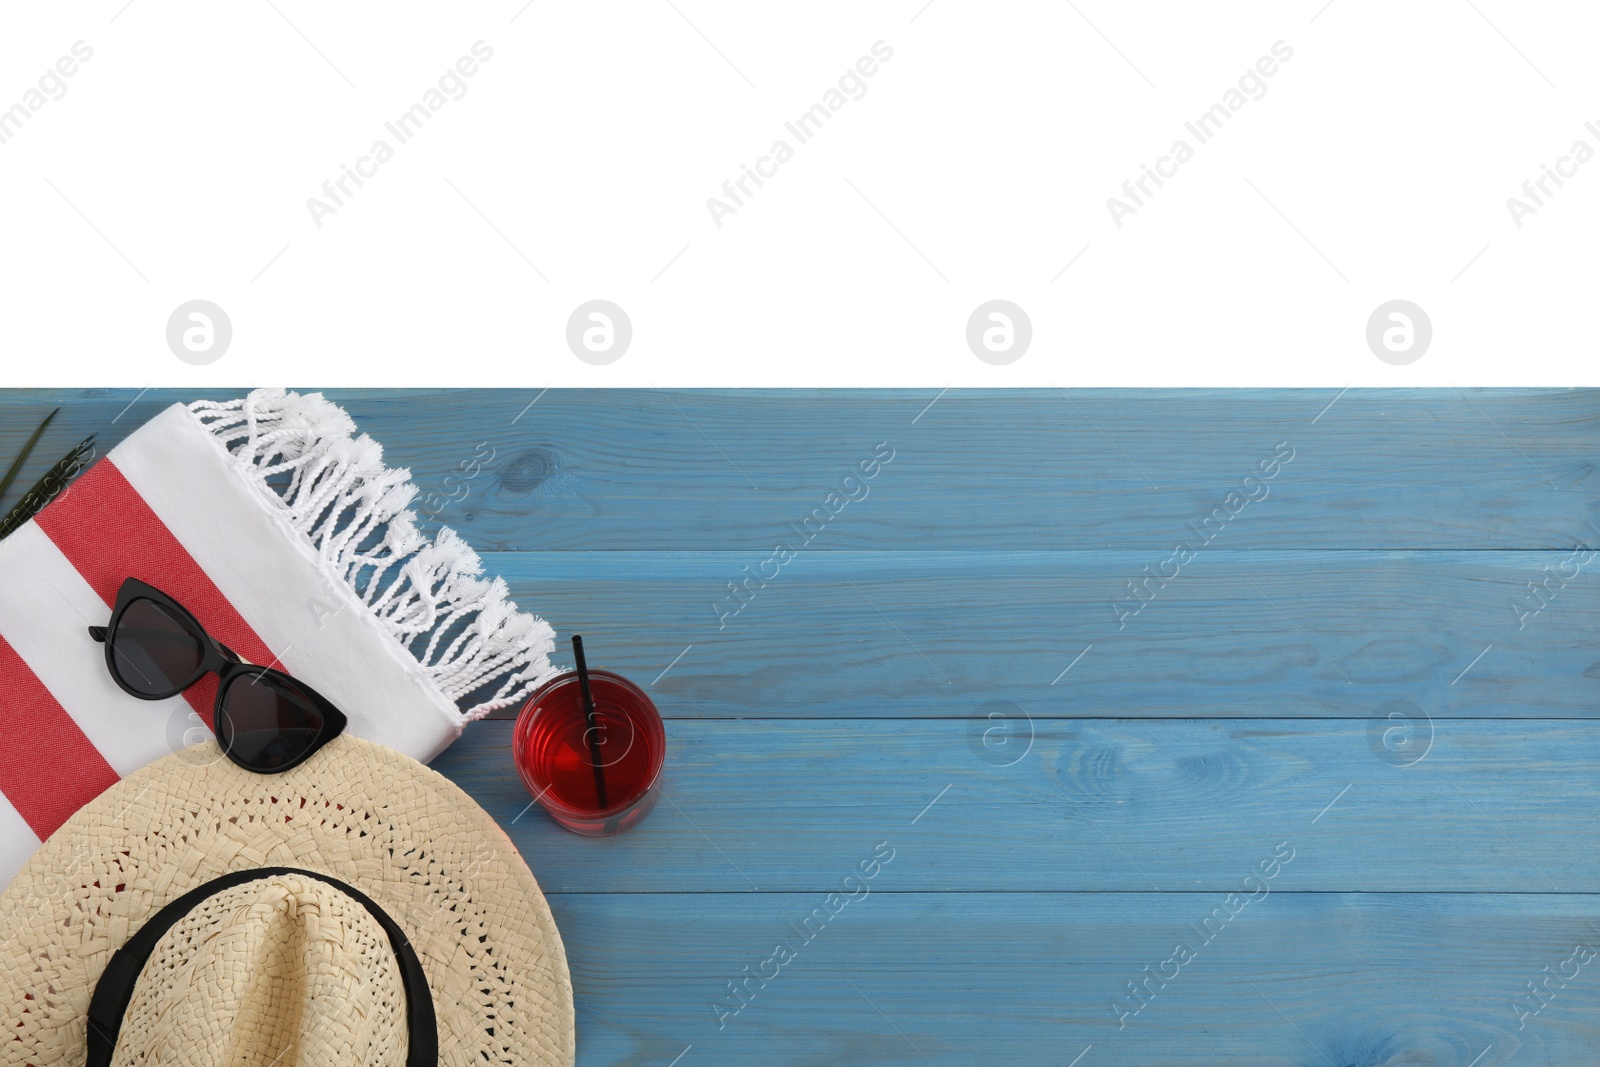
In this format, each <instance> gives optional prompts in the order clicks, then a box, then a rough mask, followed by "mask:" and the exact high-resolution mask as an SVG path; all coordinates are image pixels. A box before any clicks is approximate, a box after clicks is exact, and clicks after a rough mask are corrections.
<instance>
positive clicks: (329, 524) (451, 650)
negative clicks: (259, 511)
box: [189, 389, 556, 722]
mask: <svg viewBox="0 0 1600 1067" xmlns="http://www.w3.org/2000/svg"><path fill="white" fill-rule="evenodd" d="M189 411H190V412H191V413H192V414H193V415H194V416H195V418H196V419H198V420H199V422H200V425H201V426H203V427H205V429H207V430H208V431H210V432H211V433H212V434H213V435H214V436H215V437H216V438H217V440H218V441H220V442H222V445H223V447H224V448H226V449H227V450H228V452H229V453H231V454H232V456H233V458H234V460H235V462H236V464H237V465H238V466H239V467H240V469H241V470H242V471H243V472H244V473H245V475H246V477H250V478H253V479H255V480H256V481H257V482H258V483H259V484H260V485H261V486H262V487H263V488H264V489H266V490H267V491H268V495H269V496H272V497H275V498H276V499H277V500H278V502H279V503H280V504H281V505H282V507H283V511H284V515H285V517H286V518H287V520H288V522H289V524H290V525H291V526H293V527H294V528H295V529H296V530H298V531H299V532H300V533H302V534H304V535H305V536H306V538H307V539H308V540H309V541H310V543H311V546H312V548H313V549H315V550H316V552H317V554H318V556H319V557H320V559H321V561H322V562H323V564H325V566H326V567H327V569H328V570H329V572H331V573H332V574H335V575H337V576H338V577H339V579H340V580H342V581H343V582H344V583H345V584H346V585H347V586H349V588H350V590H351V591H352V592H353V593H354V594H355V596H356V598H357V599H358V600H360V601H361V603H363V604H365V605H366V606H367V608H368V609H369V610H371V612H372V613H373V615H374V616H376V617H377V619H378V620H379V621H380V622H381V623H382V624H383V626H384V628H385V629H386V630H388V631H389V633H391V634H393V635H394V637H395V639H396V640H398V641H399V642H400V643H401V644H402V645H403V646H404V647H405V648H406V650H407V651H409V652H410V653H411V654H412V655H413V656H415V657H416V658H417V661H418V662H419V663H421V664H422V667H423V669H424V670H425V671H427V673H428V674H429V675H431V676H432V677H433V680H434V681H435V682H436V683H437V684H438V686H439V689H440V690H441V691H442V692H443V693H444V694H445V696H447V697H448V698H449V699H450V700H452V701H456V702H457V703H458V704H459V702H460V700H461V699H462V698H464V697H466V696H467V695H468V694H470V693H474V692H478V691H480V690H485V689H486V687H490V688H488V690H487V691H489V692H490V693H491V694H492V695H490V696H489V697H488V699H487V700H484V701H483V702H481V703H478V704H475V705H473V706H472V707H470V708H466V709H464V710H463V711H462V714H463V717H464V719H465V720H466V721H469V722H470V721H471V720H473V719H480V718H482V717H483V716H485V715H488V714H489V713H490V712H493V711H498V710H499V709H501V708H505V707H510V706H511V705H512V704H515V703H517V702H518V701H519V700H521V699H522V698H523V697H525V696H527V695H528V694H529V693H530V692H532V691H533V690H534V688H536V687H537V686H538V685H539V684H540V683H541V682H543V681H544V680H545V679H546V678H548V677H549V676H550V675H552V674H554V673H555V672H556V669H555V668H554V667H553V666H551V664H550V653H551V652H553V651H554V650H555V631H554V630H553V629H552V628H551V626H550V624H549V623H547V622H545V621H544V620H543V619H540V618H538V617H536V616H533V615H529V614H526V613H524V612H520V611H518V610H517V606H516V604H514V603H513V602H512V601H511V600H510V598H509V597H508V595H507V592H508V590H507V589H506V583H505V581H504V580H503V579H501V578H495V579H493V580H492V581H485V580H484V579H483V578H481V577H480V575H482V573H483V563H482V561H480V560H479V559H478V554H477V553H476V552H474V551H473V550H472V549H471V548H470V547H469V546H468V545H467V543H466V542H465V541H463V540H462V539H461V538H460V536H458V535H457V534H456V532H455V531H454V530H451V529H449V528H448V527H446V528H443V529H441V530H440V531H439V533H438V535H437V536H436V537H435V538H434V539H433V540H431V541H430V540H428V538H427V537H425V536H424V535H423V534H422V533H421V532H420V531H419V530H418V529H417V526H416V519H417V517H416V513H415V512H412V511H409V510H407V505H409V504H410V503H411V501H412V498H413V497H415V496H416V494H417V487H416V486H414V485H412V484H411V472H410V471H409V470H404V469H398V470H396V469H390V468H388V467H385V466H384V465H383V447H382V446H381V445H379V444H378V442H376V441H374V440H373V439H372V438H371V437H368V436H367V435H366V434H362V435H361V436H359V437H357V436H355V428H356V427H355V422H354V421H353V420H352V419H351V418H350V416H349V415H348V414H346V413H345V411H344V409H343V408H341V407H339V406H338V405H337V404H334V403H332V402H331V401H329V400H327V399H325V398H324V397H323V396H322V394H321V393H309V394H304V395H302V394H300V393H286V392H285V391H284V390H282V389H256V390H254V391H253V392H251V393H250V395H249V396H247V397H244V398H243V399H240V400H229V401H226V402H223V403H216V402H212V401H206V400H202V401H197V402H196V403H193V404H190V405H189Z"/></svg>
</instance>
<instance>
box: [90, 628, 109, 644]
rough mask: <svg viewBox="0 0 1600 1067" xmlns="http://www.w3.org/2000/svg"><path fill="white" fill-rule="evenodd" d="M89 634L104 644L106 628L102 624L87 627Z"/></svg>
mask: <svg viewBox="0 0 1600 1067" xmlns="http://www.w3.org/2000/svg"><path fill="white" fill-rule="evenodd" d="M89 636H90V637H92V638H94V639H95V640H96V641H99V642H100V643H101V644H104V643H105V640H106V628H105V627H104V626H91V627H89Z"/></svg>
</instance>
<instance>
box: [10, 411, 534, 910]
mask: <svg viewBox="0 0 1600 1067" xmlns="http://www.w3.org/2000/svg"><path fill="white" fill-rule="evenodd" d="M409 479H410V473H409V472H408V471H404V470H391V469H388V468H386V467H384V466H383V454H382V449H381V448H379V446H378V445H377V443H376V442H374V441H373V440H372V439H371V438H369V437H367V436H365V435H362V436H360V437H356V436H354V424H353V423H352V422H351V420H350V418H349V416H348V415H346V414H345V412H344V411H343V410H342V409H340V408H339V407H337V406H335V405H334V404H332V403H330V402H328V401H327V400H325V399H324V398H323V397H321V396H320V395H319V394H309V395H299V394H295V393H287V394H286V393H284V392H283V391H281V390H257V391H255V392H254V393H251V394H250V396H249V397H247V398H245V399H243V400H235V401H231V402H227V403H209V402H200V403H196V404H192V405H189V406H187V407H185V406H183V405H174V406H172V407H170V408H168V409H167V410H166V411H164V412H163V413H162V414H160V415H158V416H157V417H156V418H154V419H152V420H151V421H150V422H149V423H147V424H146V425H144V426H142V427H140V428H139V429H138V430H136V431H135V432H134V433H133V434H131V435H130V436H129V437H128V438H127V439H126V440H124V441H123V442H122V443H121V444H119V445H117V447H116V448H114V449H112V450H111V452H110V453H109V454H108V455H107V456H105V457H104V458H103V459H101V460H100V461H99V462H97V463H95V464H94V465H93V466H92V467H90V468H89V469H88V470H87V471H85V472H84V473H83V474H82V475H81V476H80V477H79V478H78V480H77V481H76V482H74V483H73V485H72V486H71V488H69V489H68V490H67V491H66V492H65V493H64V494H63V495H62V496H61V497H60V498H58V499H57V500H55V501H54V502H52V503H51V504H50V505H49V506H48V507H46V508H45V509H44V510H43V511H41V512H40V513H39V514H38V515H37V516H36V517H35V518H34V520H33V521H32V522H29V523H28V524H26V525H25V526H23V527H22V528H21V529H19V530H17V531H16V532H15V533H13V534H12V535H11V536H10V537H8V538H6V539H5V540H3V541H0V714H3V716H4V722H5V735H6V741H5V745H6V748H7V751H5V752H3V753H0V884H3V883H4V882H6V881H9V880H10V878H11V876H12V875H13V874H14V873H15V872H16V871H17V870H18V869H19V868H20V867H21V866H22V864H23V862H24V861H25V860H26V859H27V858H28V856H29V855H30V854H32V852H33V850H34V849H35V848H36V847H37V846H38V844H39V842H40V841H42V840H43V839H44V838H46V837H48V836H49V835H50V834H51V833H52V832H53V831H54V830H55V829H56V828H57V827H58V826H60V825H61V823H62V822H64V821H65V820H66V818H67V817H68V816H69V815H71V814H72V813H73V812H74V811H76V810H77V809H78V808H79V807H81V806H82V805H83V804H84V803H86V802H87V801H89V800H90V799H92V798H93V797H95V796H96V795H98V794H99V793H100V792H101V791H102V790H104V789H105V788H106V787H107V786H109V785H111V784H112V783H113V782H115V781H117V780H118V779H119V778H120V777H122V776H124V775H126V774H128V773H130V772H131V771H134V770H136V769H138V768H140V767H142V766H144V765H145V764H147V763H149V762H151V761H152V760H155V759H158V758H160V757H162V756H165V755H167V754H168V753H169V752H172V751H174V750H175V749H177V748H179V747H182V746H184V745H188V744H192V743H194V742H196V741H198V740H202V739H204V738H205V737H206V736H207V733H206V732H207V731H209V729H210V726H211V711H212V701H213V700H214V699H215V696H216V683H215V679H214V677H207V678H204V679H202V680H201V681H200V682H199V683H197V684H196V685H194V686H193V687H192V688H190V689H189V690H188V691H187V692H185V693H183V694H181V695H179V696H177V697H173V698H171V699H168V700H164V701H144V700H137V699H135V698H133V697H131V696H129V695H128V694H126V693H124V692H122V690H120V689H119V688H117V686H116V683H114V682H113V681H112V680H111V677H110V674H109V673H108V672H107V670H106V666H105V658H104V648H103V646H101V645H99V644H97V643H95V642H94V641H93V640H91V639H90V638H89V636H88V632H87V627H88V626H90V625H100V626H103V625H105V623H106V622H107V621H108V619H109V618H110V609H111V606H112V604H113V603H114V602H115V600H116V595H117V590H118V588H119V587H120V586H121V585H122V582H123V580H124V579H125V578H128V577H129V576H132V577H136V578H140V579H142V580H144V581H146V582H149V583H150V584H152V585H155V586H156V587H157V588H160V589H162V590H163V591H165V592H167V593H168V594H170V595H171V596H173V597H175V598H177V599H178V600H179V601H180V602H181V603H183V604H184V605H185V606H186V607H187V608H189V610H190V611H192V612H193V613H194V615H195V616H196V618H198V619H199V620H200V622H201V624H202V625H203V626H205V628H206V630H207V632H209V633H211V634H213V635H214V636H216V637H217V638H218V639H219V640H221V641H222V642H223V643H224V644H226V645H228V646H229V647H230V648H233V649H234V650H235V651H237V652H238V653H239V654H240V655H241V656H243V657H244V658H245V659H246V660H248V661H250V662H252V663H261V664H274V665H277V666H279V667H280V668H281V669H283V670H286V671H288V672H289V673H290V674H292V675H294V676H296V677H299V678H304V679H305V680H306V681H307V682H309V683H310V684H311V685H312V686H314V687H316V689H317V690H318V691H320V692H321V693H322V694H323V695H325V696H326V697H328V699H329V700H331V701H332V702H333V703H334V704H335V705H337V706H338V707H339V708H341V709H342V710H343V711H344V712H345V714H346V715H348V716H349V719H350V725H349V729H350V731H351V732H353V733H355V734H357V735H359V736H361V737H365V738H368V739H370V740H373V741H378V742H380V743H382V744H385V745H388V746H390V747H391V748H395V749H398V750H400V751H401V752H405V753H408V754H409V755H411V756H414V757H416V758H417V759H420V760H423V761H427V760H430V759H432V758H433V757H434V756H435V755H437V754H438V753H439V752H441V751H442V750H443V749H444V748H445V747H446V746H447V745H449V744H450V742H451V741H453V740H454V739H455V738H456V737H457V736H458V735H459V734H460V732H461V729H462V727H463V725H464V724H465V723H466V722H467V721H469V720H471V719H473V718H477V717H480V716H482V715H484V714H487V713H488V712H489V711H492V710H495V709H497V708H502V707H507V706H509V705H511V704H512V703H514V702H515V701H516V700H517V699H518V698H520V697H521V696H523V695H525V694H526V693H527V692H528V691H530V690H531V689H532V688H533V687H534V686H536V685H537V684H539V683H540V682H541V681H543V680H544V678H546V677H547V676H548V675H550V674H552V673H553V672H554V668H553V667H552V666H551V664H550V661H549V653H550V652H551V651H552V650H553V647H554V633H553V632H552V630H551V629H550V626H549V625H548V624H547V623H545V622H543V621H542V620H540V619H537V618H535V617H533V616H530V615H527V614H523V613H520V612H518V611H517V610H516V605H515V604H513V603H512V602H511V601H510V600H509V599H508V598H507V596H506V587H505V584H504V582H503V581H502V580H501V579H499V578H496V579H494V580H492V581H488V580H484V579H483V578H481V577H480V574H481V570H482V568H481V564H480V563H479V560H478V557H477V555H476V554H475V553H473V552H472V551H471V549H469V548H468V547H467V546H466V545H465V543H463V542H462V541H461V539H460V538H459V537H458V536H457V535H456V534H455V533H454V532H453V531H451V530H448V529H445V530H441V531H440V532H439V534H438V535H437V536H435V537H433V538H432V539H430V538H427V537H425V536H423V534H422V533H421V532H420V531H418V530H417V529H416V526H415V524H414V523H415V519H414V515H413V513H412V512H410V511H408V510H406V505H408V504H409V503H410V502H411V499H412V498H413V496H414V495H415V493H416V488H415V487H414V486H413V485H411V484H410V480H409ZM469 699H475V700H476V701H477V703H475V704H473V705H471V706H470V707H467V708H465V709H463V708H461V707H460V706H459V703H460V702H464V701H466V700H469Z"/></svg>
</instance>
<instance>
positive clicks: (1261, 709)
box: [488, 534, 1600, 718]
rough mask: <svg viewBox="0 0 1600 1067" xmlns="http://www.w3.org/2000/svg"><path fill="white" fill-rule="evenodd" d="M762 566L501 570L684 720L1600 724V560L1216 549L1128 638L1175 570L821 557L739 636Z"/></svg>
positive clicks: (800, 561)
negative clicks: (745, 581) (1001, 710)
mask: <svg viewBox="0 0 1600 1067" xmlns="http://www.w3.org/2000/svg"><path fill="white" fill-rule="evenodd" d="M1596 540H1597V541H1600V534H1597V535H1596ZM760 558H761V557H758V556H747V555H740V554H738V553H727V552H721V553H705V552H700V553H689V552H671V553H654V552H641V553H633V552H551V553H494V554H491V555H490V556H489V557H488V566H489V567H490V568H491V569H492V570H493V571H494V572H495V573H499V574H502V575H504V576H505V577H506V578H507V580H508V581H509V582H510V583H511V585H512V588H513V591H514V593H515V594H516V597H517V599H518V602H519V603H522V604H526V605H527V606H528V607H529V608H531V609H533V610H537V611H538V612H539V613H540V614H542V615H544V616H545V617H546V618H548V619H549V620H550V621H551V622H552V623H553V624H554V625H555V627H556V629H557V631H558V632H560V633H563V634H567V633H572V632H574V631H577V632H581V633H583V634H584V635H585V640H586V641H587V642H588V643H589V645H590V646H591V648H592V651H591V652H590V656H591V657H592V658H593V661H594V662H595V663H596V664H604V665H606V666H608V667H611V668H613V669H615V670H618V671H620V672H621V673H623V674H626V675H629V676H630V677H633V678H636V679H638V680H639V681H640V683H641V684H644V683H651V682H652V681H653V680H654V679H656V678H657V677H658V676H659V675H660V674H661V672H662V671H663V670H664V669H665V668H667V667H668V665H669V664H670V665H671V670H670V671H668V672H667V674H666V676H665V677H661V678H660V680H659V681H654V684H653V685H652V686H651V692H652V693H654V694H655V695H656V698H657V701H658V703H659V705H660V707H661V710H662V713H663V714H664V715H666V716H668V717H674V718H676V717H694V716H733V717H744V716H751V717H763V716H788V717H794V716H803V717H815V716H837V717H853V716H860V715H868V716H886V715H887V716H905V717H910V718H915V717H925V716H976V715H983V714H987V712H986V711H985V710H983V709H984V708H985V706H986V705H988V704H991V703H993V702H1002V703H1011V704H1015V705H1016V706H1018V707H1019V708H1021V709H1022V710H1023V711H1024V712H1026V713H1027V714H1029V715H1056V716H1060V715H1074V716H1110V717H1116V718H1128V717H1134V716H1149V717H1180V718H1204V717H1239V716H1264V717H1273V718H1276V717H1296V716H1342V717H1352V718H1363V717H1366V716H1370V715H1372V714H1373V713H1374V712H1375V709H1377V708H1378V707H1379V706H1381V705H1383V704H1384V703H1386V702H1388V701H1391V700H1409V701H1413V702H1415V703H1417V704H1419V705H1420V706H1422V707H1424V708H1426V709H1427V712H1428V714H1430V715H1433V716H1436V717H1441V718H1444V717H1495V718H1527V717H1565V716H1571V717H1590V716H1593V715H1595V714H1596V712H1597V710H1600V577H1597V574H1600V557H1597V556H1595V555H1594V554H1593V553H1590V562H1589V563H1588V565H1587V567H1586V568H1585V567H1583V566H1580V564H1581V562H1582V559H1583V557H1582V556H1581V555H1580V556H1579V557H1578V558H1576V559H1574V558H1572V553H1571V552H1570V551H1559V552H1454V551H1452V552H1362V551H1346V552H1281V551H1275V552H1266V551H1250V552H1235V551H1227V552H1224V551H1209V552H1203V553H1201V554H1200V555H1198V556H1197V557H1196V558H1195V559H1194V561H1193V562H1192V563H1190V564H1189V565H1188V566H1186V567H1184V568H1182V570H1181V571H1180V573H1179V575H1178V577H1177V578H1175V579H1173V580H1172V581H1170V582H1169V583H1168V584H1167V585H1166V586H1165V587H1163V588H1160V589H1159V590H1158V591H1156V592H1154V593H1151V594H1149V595H1151V597H1152V599H1150V600H1149V601H1148V602H1147V603H1145V604H1144V605H1143V607H1142V608H1140V609H1139V613H1138V614H1137V615H1135V616H1132V617H1129V618H1126V619H1124V620H1122V622H1121V623H1120V624H1119V616H1118V614H1117V612H1116V610H1114V608H1113V605H1118V606H1119V607H1120V609H1121V610H1122V611H1128V610H1131V609H1130V607H1129V605H1134V606H1137V605H1138V604H1139V603H1140V602H1139V601H1135V600H1133V599H1132V598H1131V596H1130V594H1129V593H1128V591H1127V583H1128V581H1129V580H1130V579H1132V578H1137V577H1139V575H1140V574H1141V568H1143V567H1145V566H1147V565H1151V564H1153V563H1157V562H1159V561H1160V560H1161V559H1163V558H1165V557H1164V554H1161V553H1156V554H1151V553H1138V552H1126V551H1099V552H1095V551H1085V552H1053V553H1045V552H1017V551H1010V550H1004V551H991V552H982V553H980V552H925V551H912V550H907V551H902V552H804V553H801V554H800V555H799V556H798V557H797V558H796V559H795V560H794V561H793V562H791V563H789V564H788V565H787V566H786V567H784V568H783V569H782V570H781V571H779V572H778V574H777V576H776V578H774V579H773V580H772V581H770V582H769V583H767V584H766V585H765V587H756V586H751V587H750V588H751V589H753V590H754V591H753V592H752V593H751V594H750V598H749V599H748V601H746V602H744V606H743V607H742V609H741V610H740V611H739V613H738V614H737V615H734V616H731V617H728V618H726V619H719V615H718V611H719V610H720V611H724V612H726V611H729V610H731V608H730V605H737V604H739V603H740V601H735V600H733V599H732V597H731V596H730V595H729V594H728V593H727V590H726V585H727V582H728V580H729V578H730V577H734V578H737V577H738V576H739V575H740V573H741V572H740V568H741V567H744V566H746V565H748V564H750V563H751V562H752V561H757V562H759V559H760ZM1563 566H1565V569H1566V572H1567V573H1570V574H1571V575H1572V577H1571V578H1570V579H1566V578H1562V577H1561V576H1560V573H1559V572H1560V570H1561V568H1563ZM1530 582H1533V583H1546V582H1548V584H1540V590H1541V591H1540V592H1539V593H1538V594H1535V593H1533V592H1530V590H1529V583H1530ZM1119 625H1120V627H1121V628H1120V629H1119ZM691 645H692V646H693V647H692V648H691V649H690V650H689V651H688V652H687V653H685V652H684V650H685V648H688V647H689V646H691ZM1091 645H1092V646H1093V648H1092V649H1091V650H1090V651H1089V652H1088V653H1087V654H1086V655H1083V656H1082V658H1081V659H1078V656H1079V654H1080V653H1083V652H1084V650H1085V649H1086V648H1088V647H1089V646H1091ZM1491 646H1492V647H1491ZM1485 649H1488V651H1487V652H1485ZM680 653H681V654H682V657H681V658H678V657H679V656H680ZM569 658H570V657H569ZM675 659H676V660H677V661H676V662H675V663H674V662H673V661H674V660H675ZM1075 660H1076V662H1074V661H1075ZM1069 666H1070V667H1071V669H1070V671H1067V673H1065V674H1063V673H1062V672H1063V671H1064V670H1067V668H1068V667H1069ZM1469 668H1470V669H1469ZM507 714H510V712H508V713H507Z"/></svg>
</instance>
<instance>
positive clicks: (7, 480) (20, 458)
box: [0, 408, 61, 500]
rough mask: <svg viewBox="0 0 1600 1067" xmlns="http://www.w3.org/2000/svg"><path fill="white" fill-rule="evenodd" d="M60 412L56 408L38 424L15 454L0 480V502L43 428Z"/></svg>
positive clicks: (26, 459)
mask: <svg viewBox="0 0 1600 1067" xmlns="http://www.w3.org/2000/svg"><path fill="white" fill-rule="evenodd" d="M60 410H61V409H60V408H56V409H55V411H52V412H50V414H48V415H46V416H45V417H44V421H43V422H41V423H40V424H39V428H38V429H36V430H34V431H33V436H32V437H30V438H28V443H27V444H25V445H23V446H22V451H21V452H19V453H18V454H17V458H16V459H14V460H12V461H11V466H10V467H8V468H7V469H6V475H5V477H4V478H0V500H3V499H4V498H5V495H6V490H7V489H10V488H11V483H12V482H14V481H16V480H17V472H19V471H20V470H22V465H23V464H24V463H26V462H28V457H29V456H30V455H32V453H33V446H34V445H36V444H38V443H39V438H40V437H42V436H43V435H44V428H45V427H46V426H49V425H50V420H51V419H53V418H55V417H56V412H57V411H60Z"/></svg>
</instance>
